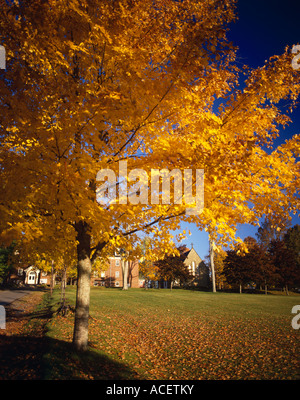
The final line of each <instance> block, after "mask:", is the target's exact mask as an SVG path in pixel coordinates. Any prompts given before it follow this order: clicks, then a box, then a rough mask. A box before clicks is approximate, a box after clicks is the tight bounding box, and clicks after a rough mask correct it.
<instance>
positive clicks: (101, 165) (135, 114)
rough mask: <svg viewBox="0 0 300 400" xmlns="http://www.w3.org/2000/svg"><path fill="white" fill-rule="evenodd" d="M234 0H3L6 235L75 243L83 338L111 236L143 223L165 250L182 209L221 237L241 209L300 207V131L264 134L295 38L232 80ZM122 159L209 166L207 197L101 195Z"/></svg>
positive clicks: (126, 235)
mask: <svg viewBox="0 0 300 400" xmlns="http://www.w3.org/2000/svg"><path fill="white" fill-rule="evenodd" d="M234 3H235V2H234V1H231V0H221V1H217V0H205V1H201V2H198V1H190V0H189V1H188V0H183V1H180V2H178V1H173V0H155V1H153V0H145V1H143V2H142V3H140V2H133V1H131V0H123V1H109V0H104V1H103V0H102V1H100V0H98V1H88V0H86V1H84V2H79V1H77V0H70V1H68V2H67V3H66V2H65V1H63V0H55V1H54V0H48V1H47V2H29V1H24V2H18V1H7V0H1V1H0V6H1V10H2V13H1V16H0V32H1V38H3V39H2V42H3V44H4V45H5V48H6V56H7V60H6V70H5V71H2V70H1V71H0V92H1V99H0V107H1V118H2V119H1V126H0V128H1V147H0V162H1V184H2V191H1V198H0V207H1V210H0V212H1V220H0V225H1V226H0V227H1V232H2V234H1V239H2V240H3V241H6V242H7V243H9V242H11V241H12V240H13V239H17V240H22V241H23V242H26V243H33V244H34V245H35V247H36V252H40V251H43V247H46V248H47V246H48V245H49V243H51V241H52V240H53V238H54V237H57V238H60V245H59V247H58V248H59V249H62V248H63V247H64V246H65V245H66V247H67V250H66V251H67V254H73V253H74V252H76V259H77V270H78V286H77V303H76V313H75V327H74V339H73V340H74V344H75V345H76V347H77V349H85V348H86V347H87V343H88V315H89V294H90V273H91V268H92V263H93V262H94V261H95V260H96V259H97V258H98V257H99V256H101V254H102V252H103V251H105V248H108V247H109V248H124V249H126V251H128V252H131V251H133V249H134V247H135V245H136V243H137V242H138V241H139V240H140V237H139V235H138V233H139V231H141V230H143V231H144V232H145V233H146V234H149V233H151V234H152V237H153V240H155V241H156V242H157V243H159V245H160V247H161V248H163V249H165V251H166V252H169V251H171V250H172V248H173V246H174V245H173V241H172V235H171V233H170V231H171V230H173V229H175V228H178V227H179V224H180V221H181V220H184V221H190V222H195V223H196V224H197V226H198V227H199V229H204V228H205V227H208V232H209V234H210V235H211V237H212V240H216V241H218V242H223V243H226V242H228V241H230V240H233V238H234V237H235V233H236V226H237V224H239V223H252V224H257V223H258V220H259V218H260V217H262V216H263V215H265V214H266V215H269V214H275V215H283V216H288V215H289V212H291V211H296V210H297V208H299V207H298V204H299V198H297V191H298V188H299V169H298V164H297V162H296V157H297V156H298V155H299V150H300V139H299V136H296V135H295V136H294V137H293V138H292V139H291V140H289V141H287V142H286V143H284V144H283V145H281V146H280V147H278V148H277V149H275V150H273V151H272V152H270V153H267V152H266V150H264V149H263V145H269V146H271V144H272V139H273V138H274V137H275V136H276V135H277V134H278V132H279V126H280V125H285V124H287V123H288V121H289V117H288V116H286V115H283V114H282V113H281V111H280V109H279V107H278V106H277V103H278V102H279V101H280V100H281V99H285V100H286V101H290V102H291V104H290V105H291V107H294V106H295V102H296V100H297V97H298V95H299V90H300V82H299V79H300V78H299V73H297V71H295V70H293V69H292V68H291V54H290V52H289V49H286V51H285V52H284V54H283V55H281V56H274V57H271V59H270V60H269V61H267V62H266V64H265V65H264V66H263V67H260V68H257V69H255V70H253V71H249V72H248V74H247V77H246V80H245V85H244V88H243V89H240V88H239V84H238V78H239V70H238V68H237V66H236V65H235V48H234V47H233V46H232V44H230V43H228V41H227V39H226V30H227V29H228V24H229V23H230V22H232V21H233V20H234V19H235V13H234ZM221 99H222V101H221ZM220 101H221V103H220ZM217 102H219V103H218V104H219V107H218V109H216V104H217ZM124 160H126V161H127V166H128V171H129V170H133V169H141V168H142V169H143V170H144V171H145V172H146V173H147V174H148V176H150V175H151V173H150V172H151V170H152V169H161V168H168V169H169V170H172V169H173V168H177V169H179V170H181V171H183V170H185V169H191V168H193V169H205V204H204V209H203V211H202V213H201V214H200V215H188V214H186V213H185V211H186V204H185V202H184V201H183V202H182V204H176V202H173V203H174V204H173V203H172V202H171V204H151V201H150V199H149V198H148V202H147V204H142V202H139V199H138V195H137V196H136V198H137V202H136V204H132V203H131V204H127V203H126V202H124V201H121V200H119V201H117V202H112V203H108V204H106V205H103V204H99V202H98V201H97V188H99V182H97V179H96V177H97V173H98V172H99V171H100V170H103V169H108V168H109V169H110V170H111V171H113V172H115V174H116V175H117V174H118V171H119V161H124ZM194 181H195V179H194V178H193V183H194V184H195V182H194ZM118 183H119V184H120V182H118ZM172 185H173V184H172ZM120 187H121V185H119V186H118V188H117V190H120ZM172 187H173V186H172ZM174 197H175V195H173V198H174ZM123 199H124V198H123ZM124 203H126V204H124ZM58 233H59V234H58ZM217 236H218V237H217ZM66 239H67V240H66ZM57 240H58V239H57ZM66 241H67V244H66ZM28 248H29V247H28ZM31 248H32V247H31Z"/></svg>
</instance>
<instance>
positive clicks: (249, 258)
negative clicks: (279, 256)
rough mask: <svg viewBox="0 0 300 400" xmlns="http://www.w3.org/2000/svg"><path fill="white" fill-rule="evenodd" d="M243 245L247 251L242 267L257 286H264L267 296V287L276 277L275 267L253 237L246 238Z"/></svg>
mask: <svg viewBox="0 0 300 400" xmlns="http://www.w3.org/2000/svg"><path fill="white" fill-rule="evenodd" d="M244 243H245V244H246V246H247V250H248V252H247V253H246V254H245V255H244V256H243V263H244V267H245V268H246V269H248V273H249V277H251V279H252V280H253V282H255V283H256V285H257V286H258V285H260V286H262V285H264V287H265V293H266V294H267V291H268V285H269V284H271V283H273V282H274V281H275V279H276V277H277V275H276V269H275V266H274V264H273V263H272V261H271V259H270V256H269V254H268V252H267V251H265V249H264V247H263V246H262V245H260V244H258V243H257V241H256V240H255V239H254V238H253V237H251V236H248V237H246V238H245V240H244Z"/></svg>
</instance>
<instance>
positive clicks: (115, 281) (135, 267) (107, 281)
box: [91, 255, 140, 288]
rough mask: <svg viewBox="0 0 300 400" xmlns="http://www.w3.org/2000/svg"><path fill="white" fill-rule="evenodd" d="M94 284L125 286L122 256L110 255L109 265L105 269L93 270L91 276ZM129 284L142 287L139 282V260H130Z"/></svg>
mask: <svg viewBox="0 0 300 400" xmlns="http://www.w3.org/2000/svg"><path fill="white" fill-rule="evenodd" d="M91 284H92V285H93V286H106V287H120V288H122V287H123V270H122V259H121V256H118V255H116V256H114V257H109V261H108V266H107V269H106V270H105V271H101V272H97V271H95V272H93V273H92V277H91ZM128 286H129V287H132V288H138V287H140V284H139V262H138V260H134V261H129V262H128Z"/></svg>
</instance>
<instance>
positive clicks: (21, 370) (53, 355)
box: [0, 335, 136, 380]
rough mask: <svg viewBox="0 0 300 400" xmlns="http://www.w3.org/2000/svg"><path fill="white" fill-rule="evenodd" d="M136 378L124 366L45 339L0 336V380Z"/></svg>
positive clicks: (90, 352)
mask: <svg viewBox="0 0 300 400" xmlns="http://www.w3.org/2000/svg"><path fill="white" fill-rule="evenodd" d="M1 379H4V380H73V379H80V380H81V379H95V380H96V379H97V380H110V379H116V380H117V379H119V380H124V379H136V377H135V376H134V373H133V372H132V371H131V370H130V369H129V368H128V367H127V366H126V365H124V364H121V363H119V362H116V361H114V360H112V359H110V358H109V357H107V356H106V355H104V354H100V353H98V352H97V351H95V350H93V349H91V350H88V351H85V352H80V353H76V352H75V351H74V348H73V346H72V344H71V343H68V342H64V341H61V340H56V339H51V338H47V337H34V336H4V335H3V336H1V341H0V380H1Z"/></svg>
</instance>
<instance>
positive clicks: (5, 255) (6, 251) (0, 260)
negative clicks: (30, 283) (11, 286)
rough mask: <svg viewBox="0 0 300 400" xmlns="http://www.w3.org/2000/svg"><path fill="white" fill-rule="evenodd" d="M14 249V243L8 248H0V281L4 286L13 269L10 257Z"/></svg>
mask: <svg viewBox="0 0 300 400" xmlns="http://www.w3.org/2000/svg"><path fill="white" fill-rule="evenodd" d="M14 249H15V243H12V244H11V245H10V246H8V247H2V248H0V281H1V284H5V283H6V281H7V278H8V277H9V274H10V272H11V270H12V268H13V263H12V256H13V253H14Z"/></svg>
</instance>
